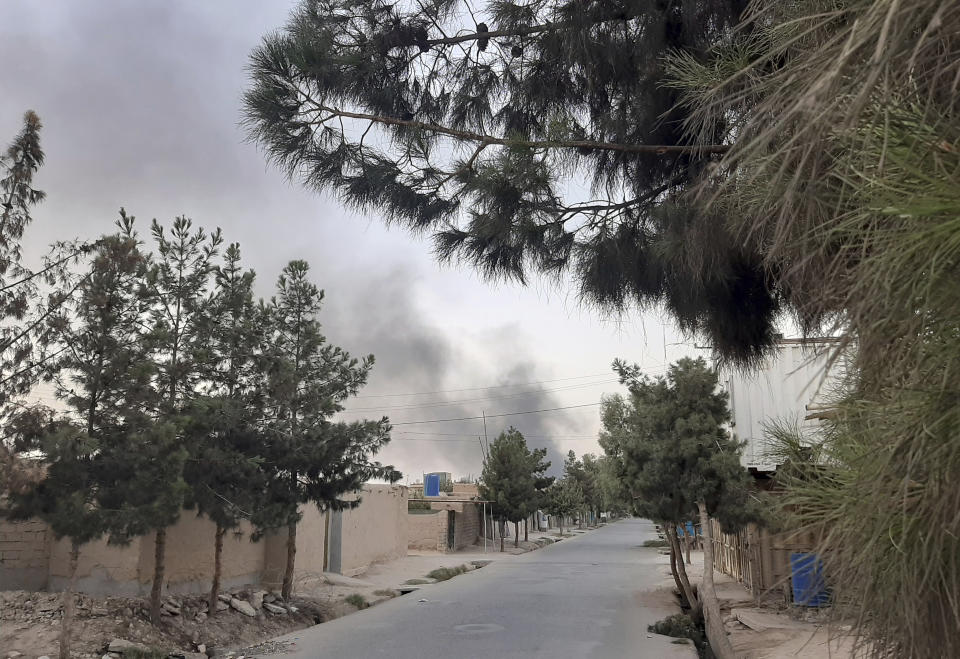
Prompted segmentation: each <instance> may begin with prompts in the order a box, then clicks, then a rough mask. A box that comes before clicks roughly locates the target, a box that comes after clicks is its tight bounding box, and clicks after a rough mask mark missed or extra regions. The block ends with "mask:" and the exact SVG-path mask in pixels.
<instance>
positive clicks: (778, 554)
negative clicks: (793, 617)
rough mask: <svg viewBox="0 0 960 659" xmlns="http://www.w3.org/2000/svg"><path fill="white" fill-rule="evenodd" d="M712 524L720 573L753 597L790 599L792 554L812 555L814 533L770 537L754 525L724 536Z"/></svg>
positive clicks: (766, 532) (765, 531)
mask: <svg viewBox="0 0 960 659" xmlns="http://www.w3.org/2000/svg"><path fill="white" fill-rule="evenodd" d="M710 524H711V526H712V531H713V549H714V565H715V568H716V569H717V570H719V571H720V572H723V573H724V574H729V575H730V576H731V577H733V578H734V579H736V580H737V581H739V582H740V583H742V584H743V585H744V586H746V587H747V588H748V589H749V590H750V592H751V593H752V594H753V596H754V597H757V598H759V597H760V596H762V595H764V594H766V593H769V592H783V593H784V595H785V596H786V598H787V600H789V599H790V554H791V553H792V552H798V551H799V552H809V551H813V550H814V548H815V546H816V538H815V537H814V535H813V533H810V532H800V531H789V532H782V533H770V532H769V531H767V530H766V529H763V528H759V527H757V526H756V525H755V524H750V525H748V526H747V528H746V529H744V530H743V531H740V532H739V533H724V532H723V531H721V530H720V524H719V523H717V522H716V521H715V520H710Z"/></svg>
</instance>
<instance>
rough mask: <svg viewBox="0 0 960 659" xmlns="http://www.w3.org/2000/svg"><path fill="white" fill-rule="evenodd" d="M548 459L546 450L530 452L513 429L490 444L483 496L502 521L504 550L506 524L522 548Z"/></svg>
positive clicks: (481, 478) (501, 549)
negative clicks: (522, 526) (522, 535)
mask: <svg viewBox="0 0 960 659" xmlns="http://www.w3.org/2000/svg"><path fill="white" fill-rule="evenodd" d="M541 451H542V452H541ZM545 456H546V451H545V450H542V449H536V450H535V451H530V450H529V449H528V448H527V442H526V440H525V439H524V438H523V435H522V434H521V433H520V431H519V430H517V429H516V428H513V427H512V426H511V427H510V428H508V429H507V430H505V431H504V432H501V433H500V435H499V436H498V437H497V438H496V439H495V440H494V441H493V443H492V444H490V451H489V453H488V455H487V459H486V461H485V462H484V465H483V474H482V475H481V476H480V496H481V497H482V498H483V499H486V500H487V501H490V502H491V506H492V509H493V515H494V516H495V517H496V518H497V519H498V520H499V523H500V529H501V533H500V551H503V526H504V524H505V523H506V522H513V523H514V538H513V545H514V547H516V546H518V545H519V541H520V538H519V536H520V533H519V526H520V521H521V520H523V519H524V518H525V517H526V516H527V515H529V514H530V513H531V512H533V511H534V510H535V509H536V508H535V506H536V505H537V502H538V496H537V480H538V479H539V478H543V474H544V472H545V471H546V470H547V469H548V468H549V463H547V464H546V466H544V463H543V458H544V457H545Z"/></svg>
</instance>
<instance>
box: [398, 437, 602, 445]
mask: <svg viewBox="0 0 960 659" xmlns="http://www.w3.org/2000/svg"><path fill="white" fill-rule="evenodd" d="M524 437H527V435H524ZM542 439H549V440H552V441H556V442H595V441H597V438H596V437H579V438H577V437H573V438H566V439H564V438H562V437H543V438H542ZM476 440H477V438H476V436H474V437H471V438H469V439H459V438H456V437H450V438H447V439H442V438H440V437H391V438H390V441H391V442H440V443H441V444H443V443H444V442H474V441H476Z"/></svg>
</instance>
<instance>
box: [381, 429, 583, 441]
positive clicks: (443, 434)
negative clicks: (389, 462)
mask: <svg viewBox="0 0 960 659" xmlns="http://www.w3.org/2000/svg"><path fill="white" fill-rule="evenodd" d="M397 432H398V433H400V434H403V435H429V436H431V437H464V438H470V439H476V437H477V434H476V433H463V432H417V431H416V430H398V431H397ZM523 436H524V437H530V438H535V439H537V438H538V439H559V438H564V439H584V438H586V439H590V438H594V439H596V435H528V434H527V433H523Z"/></svg>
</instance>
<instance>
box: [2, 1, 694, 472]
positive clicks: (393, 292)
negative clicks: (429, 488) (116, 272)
mask: <svg viewBox="0 0 960 659" xmlns="http://www.w3.org/2000/svg"><path fill="white" fill-rule="evenodd" d="M292 6H293V3H292V2H281V1H279V0H277V1H274V2H262V1H254V0H243V1H241V0H229V1H228V0H222V1H220V2H212V1H210V2H206V1H205V2H196V1H195V0H194V1H187V0H182V1H179V2H176V1H170V0H163V1H160V0H157V1H146V0H139V1H138V2H128V1H121V0H115V1H101V0H88V1H84V2H75V1H71V0H63V1H55V0H44V1H43V2H36V1H35V0H3V2H0V62H2V64H0V141H2V142H3V143H4V144H5V143H6V142H8V141H9V139H10V137H12V136H13V134H14V133H15V132H16V131H17V130H18V129H19V127H20V118H21V115H22V113H23V111H24V110H26V109H28V108H29V109H33V110H35V111H37V112H38V113H39V115H40V117H41V120H42V121H43V123H44V130H43V147H44V150H45V152H46V156H47V164H46V165H45V166H44V168H43V170H42V171H41V173H40V175H39V178H38V186H39V187H40V188H42V189H44V190H45V191H46V192H47V194H48V199H47V201H46V202H45V203H44V204H43V205H42V206H41V207H40V208H39V209H38V210H37V211H36V213H35V223H34V224H33V225H32V226H31V227H30V228H29V229H28V231H27V235H26V236H25V243H26V249H25V251H26V253H27V254H28V257H31V258H34V259H36V258H37V256H38V255H39V254H40V253H42V252H43V250H44V247H45V246H46V245H48V244H49V242H50V241H52V240H54V239H57V238H68V237H81V238H91V237H95V236H97V235H99V234H102V233H105V232H109V231H110V230H111V225H112V223H113V221H114V220H115V218H116V216H117V211H118V209H119V208H120V207H121V206H123V207H124V208H126V209H127V211H128V212H129V213H131V214H133V215H135V216H137V218H138V222H139V224H140V227H141V231H142V232H146V229H147V227H148V223H149V221H150V219H152V218H154V217H156V218H158V219H159V220H161V221H162V222H169V221H170V220H171V219H172V218H173V217H175V216H177V215H187V216H188V217H191V218H193V219H194V221H195V222H196V223H197V224H199V225H202V226H205V227H210V228H213V227H217V226H219V227H221V228H222V229H223V232H224V234H225V238H226V240H227V241H229V242H233V241H236V242H239V243H240V245H241V248H242V250H243V254H244V260H245V261H246V263H247V264H248V266H249V267H252V268H254V269H255V270H256V272H257V277H258V282H259V283H258V288H259V293H260V294H262V295H269V294H270V292H271V289H272V287H273V284H274V281H275V279H276V276H277V274H278V272H279V270H280V268H281V267H282V266H283V265H284V264H285V263H286V262H287V261H289V260H291V259H306V260H307V261H309V262H310V264H311V267H312V272H313V279H314V281H315V282H316V283H317V284H318V285H319V286H320V287H322V288H323V289H325V291H326V303H325V307H324V312H323V314H322V321H323V323H324V327H325V332H326V334H327V336H328V338H329V339H330V340H331V342H333V343H335V344H338V345H341V346H343V347H344V348H346V349H348V350H350V351H351V352H353V353H355V354H368V353H373V354H374V355H375V356H376V366H375V368H374V372H373V376H372V378H371V380H370V384H369V386H368V387H367V388H366V389H365V390H364V392H363V395H364V397H362V398H358V399H356V400H354V401H351V402H350V403H349V408H351V409H352V410H354V416H355V417H356V416H361V415H363V416H368V417H379V416H380V415H381V414H386V415H389V416H390V418H391V420H392V421H394V422H395V423H396V424H397V425H396V426H395V432H394V441H393V442H392V443H391V445H390V447H389V448H388V449H386V450H385V452H384V453H383V454H382V458H383V459H384V460H385V461H386V462H391V463H393V464H395V465H396V466H397V467H398V468H399V469H400V470H401V471H403V472H404V474H405V476H408V477H409V480H410V481H413V480H418V479H419V477H420V474H421V473H422V472H424V471H451V472H454V474H455V475H457V476H459V475H466V474H473V475H474V476H476V475H477V474H479V471H480V469H481V455H480V446H479V444H478V443H477V440H476V437H477V436H478V435H482V434H483V423H482V421H479V420H468V421H457V422H443V423H432V424H408V422H411V421H422V420H432V419H448V418H458V417H467V416H478V415H480V414H481V412H486V414H487V415H496V414H505V413H511V412H522V411H528V410H537V409H544V408H552V407H565V406H574V405H588V404H591V405H590V406H587V407H579V408H574V409H569V410H563V411H557V412H548V413H541V414H529V415H519V416H508V417H493V418H490V419H489V420H488V421H487V432H488V434H489V435H490V436H491V438H492V437H493V436H494V435H496V433H498V432H499V431H501V430H503V429H504V428H505V427H507V426H508V425H510V424H513V425H514V426H516V427H517V428H519V429H520V430H521V431H522V432H524V433H525V434H526V435H528V441H529V443H530V444H531V445H535V446H546V447H548V449H549V450H550V456H551V458H553V459H554V466H555V467H556V466H558V465H559V463H560V460H561V458H560V456H561V454H563V453H566V451H567V450H568V449H573V450H575V451H576V452H577V454H578V455H579V454H582V453H584V452H598V451H599V448H598V446H597V444H596V441H595V438H596V434H597V431H598V429H599V414H598V407H597V406H596V405H593V404H595V403H597V402H598V401H599V400H600V396H601V394H602V393H604V392H614V391H618V390H619V386H618V385H617V384H616V383H615V382H614V378H613V375H612V373H611V371H610V362H611V361H612V360H613V358H614V357H623V358H625V359H628V360H630V361H636V362H639V363H640V364H641V365H643V366H645V367H646V368H648V369H649V371H650V372H653V373H659V372H662V371H663V363H664V361H665V360H664V355H665V353H666V356H667V357H668V359H670V360H673V359H676V358H677V357H679V356H681V355H683V354H688V353H691V352H693V351H692V348H689V347H686V346H684V345H669V344H675V343H677V342H680V341H681V340H682V339H681V338H680V337H679V336H678V335H677V334H676V333H675V332H674V331H673V330H672V329H669V328H667V329H666V330H665V329H664V328H663V326H662V323H661V319H660V317H659V316H656V315H647V316H641V315H639V314H636V315H633V316H630V317H627V318H623V319H609V318H607V319H604V318H601V317H600V316H598V314H597V313H596V312H595V311H593V310H591V309H582V308H580V306H579V305H578V303H577V300H576V298H575V297H574V296H572V295H571V293H570V291H569V290H568V289H567V288H565V287H564V286H563V285H554V284H547V283H538V284H535V285H534V286H532V287H530V288H522V287H519V286H510V285H491V284H489V283H487V282H484V281H482V280H480V279H479V278H478V277H477V276H476V275H475V274H474V273H473V272H472V271H470V270H468V269H467V268H465V267H456V266H440V265H438V264H437V263H436V262H435V261H434V260H433V257H432V255H431V253H430V245H429V244H428V243H427V242H425V241H423V240H419V239H417V238H415V237H413V236H411V235H410V234H408V233H406V232H404V231H402V230H399V229H391V230H388V229H386V228H385V227H384V226H383V224H382V223H381V221H380V218H378V217H377V216H376V215H369V216H367V215H357V214H355V213H351V212H349V211H347V210H345V209H343V208H342V207H340V206H339V205H338V204H337V202H336V201H335V200H333V199H330V198H329V197H320V196H317V195H315V194H314V193H310V192H307V191H305V190H302V189H300V188H299V187H297V186H296V185H294V184H290V183H288V182H287V181H286V180H284V178H283V177H282V176H281V175H280V174H279V173H278V172H277V171H275V170H274V169H272V168H271V167H270V166H268V165H267V164H266V162H265V160H264V158H263V156H262V154H261V153H259V152H258V151H257V149H256V148H255V147H253V146H251V145H250V144H247V143H246V142H245V134H244V132H243V130H242V129H241V128H240V127H239V126H238V123H239V120H240V109H239V108H240V97H241V94H242V91H243V89H244V86H245V84H246V80H245V72H244V67H245V65H246V62H247V56H248V54H249V52H250V50H251V49H252V48H253V47H254V46H255V45H256V44H257V42H258V41H259V39H260V38H261V37H262V35H264V34H265V33H267V32H269V31H271V30H274V29H276V28H278V27H280V26H282V25H283V23H284V22H285V20H286V16H287V14H288V12H289V10H290V8H291V7H292ZM688 345H692V344H688ZM586 376H590V377H586ZM529 383H539V384H529ZM481 387H484V389H479V388H481ZM494 387H496V388H494ZM450 390H460V391H450ZM435 391H443V392H445V393H441V394H431V395H417V396H408V395H400V394H409V393H413V392H435ZM374 395H377V396H376V397H375V396H374ZM451 401H455V402H451Z"/></svg>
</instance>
